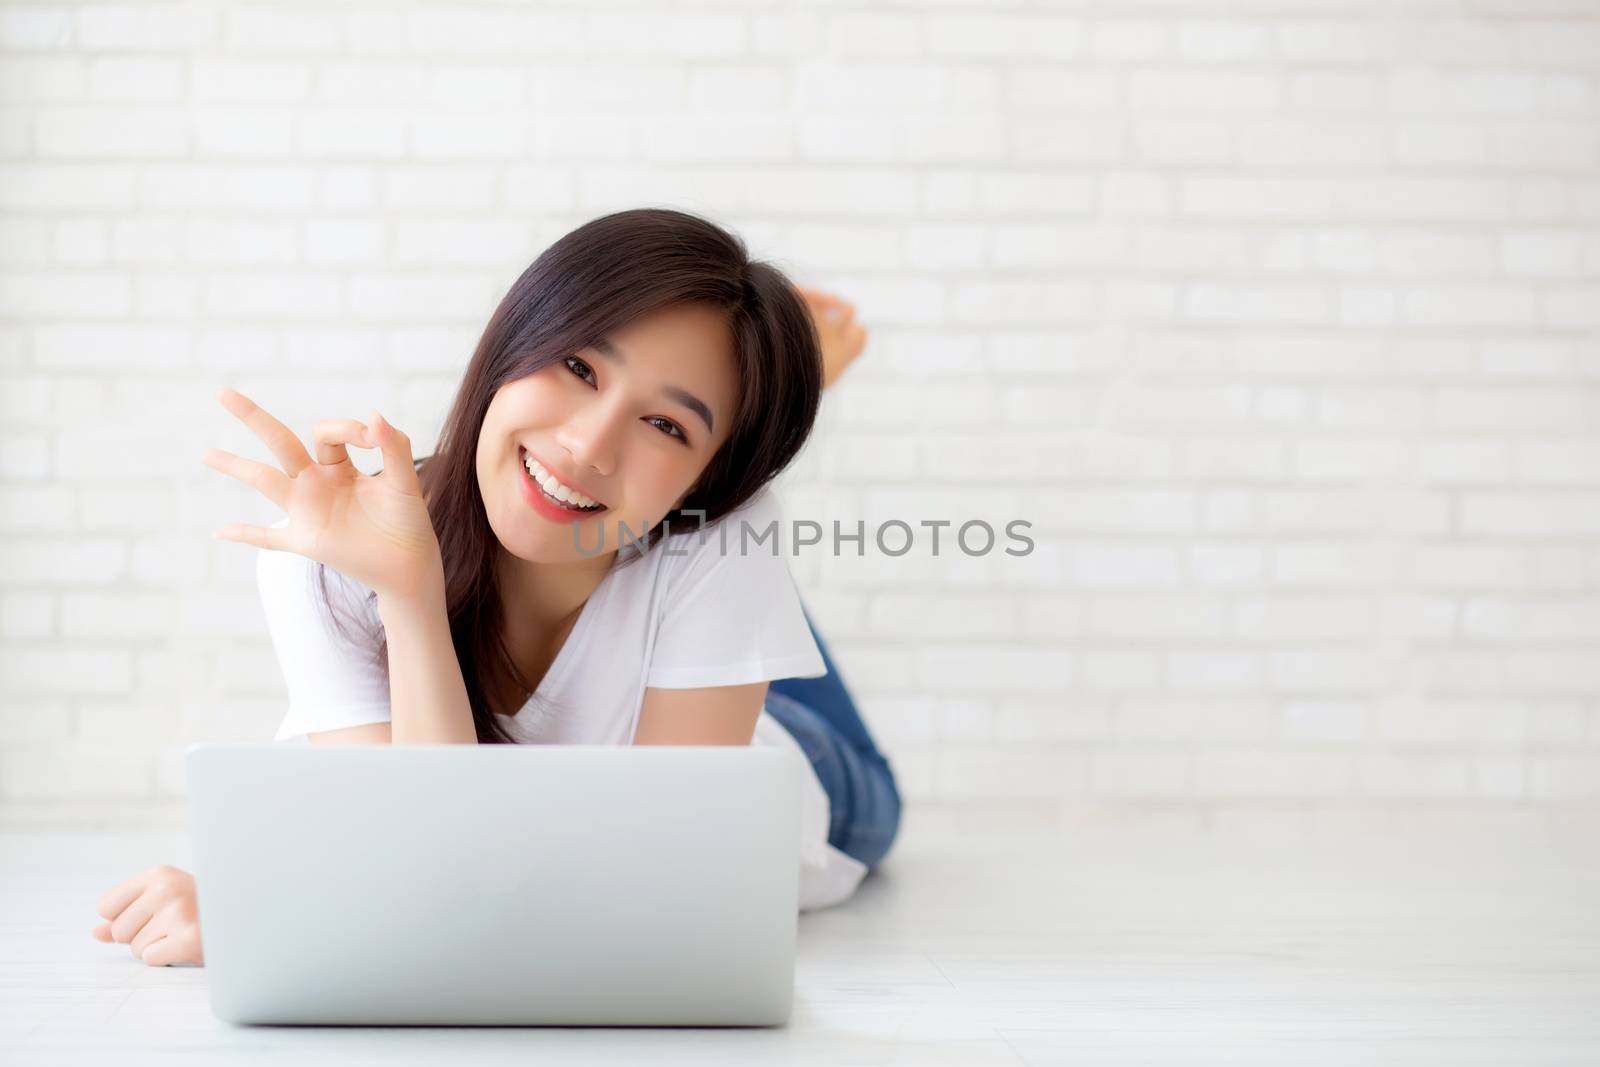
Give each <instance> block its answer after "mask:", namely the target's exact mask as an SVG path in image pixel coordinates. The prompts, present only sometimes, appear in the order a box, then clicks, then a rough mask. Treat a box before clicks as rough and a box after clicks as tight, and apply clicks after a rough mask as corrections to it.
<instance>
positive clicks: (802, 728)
mask: <svg viewBox="0 0 1600 1067" xmlns="http://www.w3.org/2000/svg"><path fill="white" fill-rule="evenodd" d="M806 625H808V626H810V627H811V636H812V637H814V638H816V642H817V648H818V649H819V650H820V651H821V652H822V662H823V665H824V666H826V667H827V668H828V673H827V674H825V675H823V676H822V677H821V678H780V679H777V680H776V681H774V682H772V683H771V684H770V685H769V686H768V687H767V701H766V709H767V712H768V714H770V715H771V716H772V717H773V718H774V719H777V720H778V722H780V723H782V724H783V726H784V728H785V729H786V730H788V731H789V732H790V733H791V734H793V735H794V739H795V740H796V741H798V742H799V743H800V748H801V750H802V751H803V752H805V754H806V758H807V759H809V760H810V761H811V766H812V767H814V768H816V772H817V778H818V779H819V780H820V781H821V782H822V788H823V791H824V792H826V793H827V794H828V801H829V804H830V806H831V809H832V811H831V815H830V818H829V824H828V844H830V845H832V846H833V847H834V848H836V849H838V850H839V851H840V852H843V853H845V854H846V855H848V856H853V857H855V858H856V859H858V860H860V861H861V862H862V863H864V864H866V865H867V867H868V869H871V868H873V867H876V866H877V865H878V864H879V863H880V862H881V861H882V860H883V857H884V855H885V854H887V853H888V851H889V846H890V845H892V844H893V843H894V838H895V832H896V831H897V830H898V829H899V828H900V790H899V787H898V786H896V785H895V780H894V771H893V769H891V768H890V766H889V760H888V759H887V758H886V757H885V756H884V755H883V753H881V752H879V751H878V746H877V745H876V744H874V743H873V740H872V735H871V734H870V733H868V732H867V724H866V723H865V722H863V721H862V720H861V713H860V712H859V711H857V710H856V703H855V701H854V700H853V699H851V697H850V691H849V690H848V689H846V688H845V685H844V680H843V679H842V678H840V677H839V671H838V668H836V667H835V666H834V665H833V659H832V657H830V656H829V655H828V646H827V645H825V644H823V643H822V635H821V634H819V633H817V628H816V625H815V624H813V623H812V622H811V614H810V613H809V612H807V613H806Z"/></svg>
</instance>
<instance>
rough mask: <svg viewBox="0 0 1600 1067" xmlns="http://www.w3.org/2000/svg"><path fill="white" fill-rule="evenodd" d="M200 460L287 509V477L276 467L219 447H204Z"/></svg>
mask: <svg viewBox="0 0 1600 1067" xmlns="http://www.w3.org/2000/svg"><path fill="white" fill-rule="evenodd" d="M200 462H202V463H204V464H205V465H206V466H208V467H210V468H212V469H213V470H219V471H221V472H222V473H223V474H226V475H228V476H229V477H232V478H237V479H239V480H240V481H241V482H243V483H245V484H246V485H248V486H250V487H251V488H252V489H254V490H256V491H257V492H258V493H260V494H261V495H262V496H264V497H266V498H267V499H268V500H270V501H272V502H273V503H274V504H276V505H278V506H279V507H280V508H284V510H288V508H287V504H288V500H289V479H288V477H287V476H285V475H284V473H283V472H282V471H280V470H278V468H276V467H274V466H271V465H270V464H267V463H258V462H256V461H255V460H253V459H245V458H244V457H243V456H236V455H234V454H233V453H232V452H225V451H223V450H222V449H220V448H208V449H206V451H205V454H204V455H202V456H201V457H200Z"/></svg>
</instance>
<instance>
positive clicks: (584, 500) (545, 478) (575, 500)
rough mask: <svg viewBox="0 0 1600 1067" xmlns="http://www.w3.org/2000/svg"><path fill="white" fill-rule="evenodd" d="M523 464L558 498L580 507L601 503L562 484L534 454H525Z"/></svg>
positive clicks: (536, 479) (534, 478) (546, 490)
mask: <svg viewBox="0 0 1600 1067" xmlns="http://www.w3.org/2000/svg"><path fill="white" fill-rule="evenodd" d="M522 465H523V466H524V467H526V468H527V469H528V474H529V475H530V476H532V478H533V480H534V481H536V482H538V483H539V485H540V487H541V488H543V489H544V491H545V492H547V493H549V494H550V495H551V496H553V497H555V498H556V499H557V500H561V501H565V502H566V503H568V504H572V505H574V506H576V507H580V508H592V507H596V506H598V505H599V503H600V501H598V500H591V499H590V498H588V497H586V496H584V495H583V494H582V493H580V492H578V491H577V490H576V489H569V488H567V487H566V486H565V485H562V484H561V483H560V482H558V481H557V480H556V478H555V475H553V474H551V473H550V472H549V471H547V470H545V469H544V464H542V463H540V462H539V461H538V460H536V459H534V458H533V457H532V456H530V455H526V454H525V455H524V457H523V463H522Z"/></svg>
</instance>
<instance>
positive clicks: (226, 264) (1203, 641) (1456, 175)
mask: <svg viewBox="0 0 1600 1067" xmlns="http://www.w3.org/2000/svg"><path fill="white" fill-rule="evenodd" d="M645 204H662V205H674V206H680V207H685V208H689V209H692V210H698V211H703V212H706V213H709V214H711V215H712V216H714V217H716V218H718V219H720V220H722V221H723V222H725V223H726V224H728V225H730V226H732V227H733V228H735V229H737V230H738V231H739V232H741V233H742V234H744V235H745V236H746V237H747V238H748V239H749V240H750V242H751V243H752V245H753V247H754V248H755V250H756V251H757V253H758V254H760V255H763V256H768V257H772V258H775V259H777V260H778V261H779V262H780V263H781V264H783V265H784V266H786V267H787V268H788V269H790V270H791V272H792V273H793V274H794V275H795V276H796V277H797V278H799V279H801V280H804V281H809V282H812V283H816V284H822V285H825V286H828V287H830V288H834V289H837V290H839V291H842V292H844V293H845V294H847V295H848V296H849V297H851V298H852V299H854V300H855V301H856V302H857V304H858V306H859V308H860V311H861V315H862V318H863V319H864V320H865V321H866V322H867V323H868V324H869V325H870V326H871V327H872V330H873V340H872V345H871V348H870V350H869V352H868V354H867V356H866V357H865V358H864V360H863V361H862V362H861V363H860V364H858V365H857V366H856V367H855V368H853V369H852V370H851V372H850V373H849V375H848V376H847V377H846V379H845V380H844V381H843V383H842V384H841V385H840V386H839V387H838V388H837V390H836V391H835V392H834V393H833V394H832V395H830V396H829V398H828V399H827V402H826V404H825V409H824V413H823V419H822V424H821V426H820V428H819V433H818V436H817V437H816V439H815V441H814V443H813V444H812V446H811V447H810V448H809V449H808V450H807V452H806V453H805V455H804V456H803V458H802V460H801V462H800V463H799V464H798V465H797V467H796V468H795V469H794V470H793V471H791V472H790V473H789V474H786V475H785V489H786V500H787V502H788V506H789V509H790V511H791V513H792V514H794V515H796V516H806V517H813V518H815V519H817V520H819V521H821V522H823V523H824V524H825V525H827V524H828V523H830V522H831V520H833V519H839V520H842V521H844V522H845V523H846V524H847V525H852V526H853V524H854V520H855V519H858V518H864V519H866V520H867V521H868V522H869V525H872V524H875V523H876V522H878V521H883V520H885V519H888V518H902V519H905V520H907V521H909V522H911V523H912V524H913V525H914V526H915V525H916V524H917V523H918V522H919V521H920V520H923V519H939V518H944V519H950V520H953V521H954V523H955V524H956V525H959V523H960V522H961V521H964V520H966V519H969V518H985V519H988V520H990V521H991V522H995V523H996V524H997V525H1001V524H1003V523H1004V521H1005V520H1007V519H1010V518H1014V517H1024V518H1029V519H1031V520H1032V522H1033V524H1034V526H1033V530H1032V531H1031V534H1032V536H1033V538H1034V540H1035V542H1036V544H1037V548H1036V550H1035V552H1034V553H1033V554H1032V555H1031V556H1028V557H1025V558H1021V559H1018V558H1013V557H1008V556H1005V555H1002V554H998V553H997V554H995V555H992V556H986V557H981V558H969V557H965V556H963V555H961V554H960V553H959V552H954V553H952V552H951V551H950V549H949V547H948V545H949V541H948V540H946V542H945V544H946V546H947V547H946V548H945V550H944V551H942V552H941V553H940V555H939V556H938V557H937V558H934V557H933V556H932V554H931V553H930V552H929V551H927V549H926V547H925V546H926V542H921V543H919V545H918V547H917V548H916V549H915V550H914V551H912V552H910V553H908V554H907V555H905V556H903V557H899V558H893V559H889V558H884V557H882V556H879V555H878V554H877V553H876V552H875V551H872V550H871V549H870V548H869V550H868V554H867V556H866V557H865V558H856V557H855V556H853V555H847V556H845V557H843V558H839V559H833V558H825V557H819V556H808V557H804V558H802V559H800V560H797V561H796V562H795V565H794V570H795V573H796V576H797V578H798V579H799V581H800V583H801V585H802V587H803V589H804V591H805V593H806V596H807V599H808V602H809V603H810V604H811V605H812V607H813V609H814V612H815V614H816V616H817V617H818V619H819V621H820V623H821V625H822V626H823V628H824V631H825V633H826V634H827V636H828V637H829V639H830V641H831V643H832V646H833V648H834V650H835V652H836V655H837V659H838V660H839V662H840V663H841V665H842V667H843V669H844V670H845V673H846V675H847V677H848V679H849V680H850V681H851V682H852V684H853V685H854V686H855V688H856V689H857V691H858V693H859V695H860V697H861V700H862V703H863V705H864V707H865V710H866V712H867V715H868V717H869V720H870V722H871V724H872V726H873V728H874V729H875V731H876V733H877V734H878V736H879V738H880V740H881V741H882V743H883V744H884V746H885V747H886V748H887V749H888V750H889V751H890V753H891V755H892V757H893V759H894V762H895V765H896V767H897V768H898V770H899V772H900V776H901V779H902V784H903V788H904V790H905V792H906V794H907V795H908V797H911V798H913V799H918V798H946V799H951V800H969V799H1045V800H1052V801H1055V800H1067V801H1073V800H1079V799H1085V798H1087V799H1096V798H1146V799H1147V798H1158V799H1228V798H1240V799H1247V800H1260V799H1330V798H1331V799H1341V798H1424V797H1426V798H1439V797H1451V798H1474V797H1477V798H1494V799H1526V800H1554V799H1568V798H1590V799H1592V798H1594V797H1595V795H1596V794H1597V793H1600V695H1597V694H1600V0H1540V2H1538V3H1528V2H1524V0H1475V2H1472V3H1462V2H1449V0H1384V2H1377V0H1317V2H1316V3H1303V4H1302V3H1274V4H1265V3H1228V2H1223V0H1146V2H1143V3H1139V4H1136V5H1099V4H1087V3H1072V2H1067V0H1059V2H1052V0H1037V2H1034V3H1023V2H1015V3H994V4H977V3H973V4H967V5H952V4H947V3H942V2H938V0H925V2H921V3H918V2H912V0H906V2H902V3H896V4H894V5H892V6H890V5H882V4H870V3H864V2H858V3H848V2H843V0H840V2H827V3H825V2H814V3H792V2H787V3H779V2H777V0H772V2H765V3H760V2H750V3H731V4H730V3H707V4H704V5H702V6H699V7H697V6H696V5H694V4H688V3H686V4H680V5H674V7H673V8H672V9H671V10H663V9H660V8H659V7H658V6H655V5H640V4H635V5H622V4H609V3H588V2H584V3H578V2H573V0H568V2H562V3H549V4H527V5H523V4H508V3H489V2H485V3H482V4H471V3H448V4H443V3H441V4H426V3H424V4H411V3H406V4H401V3H394V4H390V5H385V4H382V3H364V4H361V5H358V6H345V5H328V4H310V3H306V4H298V5H291V4H270V5H268V4H253V5H246V4H236V5H229V4H220V3H219V4H209V3H204V2H199V3H195V2H190V3H180V4H169V3H166V2H162V0H151V2H140V3H96V4H77V3H65V2H62V3H52V2H44V3H9V2H6V3H0V636H3V640H4V646H3V651H0V689H3V692H0V799H3V801H4V803H5V805H6V807H7V809H8V813H9V814H8V816H7V817H8V818H10V819H13V820H26V819H29V818H34V817H44V816H43V815H41V813H49V812H51V811H57V812H60V811H70V812H71V813H72V815H71V817H73V818H77V817H93V816H95V815H96V814H97V813H102V814H103V813H110V812H114V811H117V810H122V809H125V808H127V807H128V806H130V805H135V806H136V805H138V804H140V803H145V802H159V801H162V800H163V799H166V800H171V799H173V798H175V797H177V796H179V795H180V794H181V790H182V765H181V753H182V748H183V746H184V745H185V744H187V743H188V742H190V741H194V740H264V739H265V738H267V737H268V736H270V732H271V730H272V729H273V727H274V725H275V723H276V721H277V716H278V714H279V708H280V702H281V699H282V695H283V691H282V683H281V679H280V678H279V676H278V673H277V667H276V663H275V661H274V659H273V657H272V652H271V648H270V646H269V645H268V644H267V642H266V636H265V632H264V628H263V624H262V620H261V617H260V613H259V607H258V605H257V604H256V602H255V594H254V588H253V570H252V564H253V554H252V552H251V551H250V550H248V549H246V548H244V547H242V546H239V545H234V544H227V543H223V542H218V541H213V540H212V539H211V536H210V535H211V531H212V530H214V529H216V528H217V527H218V526H220V525H221V524H222V523H224V522H226V521H229V520H232V519H244V520H247V521H256V522H270V521H271V520H272V519H274V518H276V517H277V516H276V514H275V513H274V512H275V509H273V508H272V507H271V506H270V505H269V504H267V503H266V502H265V501H264V500H261V499H259V498H253V495H252V494H251V493H250V492H249V491H248V490H246V489H244V488H243V487H242V486H237V485H234V484H232V483H227V482H226V481H225V480H224V479H222V478H221V477H220V476H218V475H217V474H216V473H215V472H213V471H210V470H209V469H207V468H205V467H203V466H202V465H201V463H200V461H199V457H200V454H201V452H202V451H203V450H204V449H205V448H206V447H207V446H217V447H223V448H228V449H230V450H234V451H240V452H245V453H249V454H258V455H259V454H261V449H260V448H259V447H257V445H256V443H255V442H254V441H253V439H251V438H250V437H249V435H248V434H247V433H246V432H245V431H244V430H243V429H242V427H239V426H238V425H237V424H236V423H234V422H233V421H232V420H230V419H229V418H228V417H227V416H226V414H225V413H224V412H222V411H221V409H220V408H218V407H217V406H216V404H215V403H214V401H213V400H212V392H213V390H214V389H215V388H216V387H217V386H218V385H222V384H229V385H233V386H235V387H237V388H240V389H242V390H244V391H246V392H248V393H250V394H252V395H253V396H256V397H257V398H259V399H260V400H261V401H262V402H263V403H264V404H265V405H266V406H267V407H268V408H270V409H271V410H273V411H275V412H276V413H278V414H279V415H280V416H282V417H284V418H285V419H286V420H287V421H289V422H290V424H291V425H292V426H294V427H295V428H296V429H298V430H299V431H300V432H302V433H303V434H305V433H308V432H309V429H310V427H311V425H312V423H313V422H314V421H316V420H317V419H318V418H322V417H326V416H331V415H339V414H345V415H355V416H361V415H364V414H365V413H366V412H368V411H370V410H371V409H372V408H373V407H374V406H376V407H379V408H381V409H382V410H383V411H384V412H385V413H386V414H388V415H390V416H391V417H392V418H393V419H394V421H395V422H396V423H398V424H399V425H401V426H402V427H404V428H406V429H407V430H409V431H410V432H411V433H412V434H413V436H414V437H415V438H416V439H417V440H418V442H419V444H431V442H432V440H433V435H434V434H436V433H437V430H438V427H439V423H440V421H441V420H442V418H443V415H444V408H445V404H446V403H447V401H448V399H449V397H450V396H451V393H452V391H453V389H454V387H455V385H456V383H457V381H458V379H459V375H460V372H461V369H462V367H463V365H464V362H465V359H466V357H467V355H468V353H469V352H470V349H471V346H472V344H473V342H474V341H475V339H476V337H477V335H478V333H479V331H480V330H481V329H482V327H483V324H484V323H485V321H486V320H487V317H488V314H489V312H490V310H491V309H492V308H493V306H494V304H495V303H496V301H497V300H498V299H499V297H500V296H501V294H502V293H503V292H504V291H505V289H506V287H507V286H508V285H509V283H510V281H511V280H512V279H513V278H514V277H515V276H516V274H517V273H518V272H519V271H520V270H521V269H522V267H524V266H525V265H526V264H527V263H528V262H529V261H531V259H532V258H533V257H534V256H535V255H537V253H538V252H539V251H540V250H542V249H543V248H544V247H546V246H547V245H548V243H549V242H550V241H552V240H554V239H555V238H556V237H558V236H559V235H561V234H562V233H564V232H566V231H567V230H569V229H571V228H572V227H573V226H575V225H578V224H579V223H581V222H583V221H585V220H587V219H589V218H592V217H594V216H596V215H598V214H602V213H604V212H606V211H611V210H616V209H619V208H623V207H632V206H640V205H645ZM362 462H363V463H364V465H366V469H372V467H374V466H375V465H376V464H375V463H372V462H371V461H370V460H367V459H363V461H362ZM950 533H951V531H950V530H949V529H947V530H946V531H945V534H946V537H947V538H948V537H949V535H950Z"/></svg>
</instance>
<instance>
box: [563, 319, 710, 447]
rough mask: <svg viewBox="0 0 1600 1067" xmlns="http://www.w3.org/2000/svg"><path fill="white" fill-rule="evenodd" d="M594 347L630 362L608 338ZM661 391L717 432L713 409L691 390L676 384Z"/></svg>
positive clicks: (614, 358)
mask: <svg viewBox="0 0 1600 1067" xmlns="http://www.w3.org/2000/svg"><path fill="white" fill-rule="evenodd" d="M593 347H594V350H595V351H596V352H598V353H600V354H601V355H602V356H605V357H606V358H607V359H609V360H612V361H614V362H616V363H622V364H626V363H627V362H628V361H627V360H626V359H624V358H623V355H622V353H621V352H620V351H618V350H617V346H616V345H614V344H612V343H611V341H610V340H609V339H608V338H605V337H602V338H600V340H598V341H596V342H595V343H594V346H593ZM661 392H662V395H664V396H666V397H668V398H670V399H672V400H676V401H677V402H678V403H680V404H682V405H683V406H684V407H686V408H688V409H689V410H690V411H692V412H694V413H695V414H696V415H699V416H700V421H701V422H703V423H705V424H706V432H707V433H716V430H715V429H714V428H713V427H712V418H711V409H710V408H709V407H707V406H706V403H705V401H703V400H701V399H700V398H699V397H697V396H695V395H694V394H693V393H691V392H689V390H687V389H682V388H679V387H678V386H676V385H664V386H662V387H661Z"/></svg>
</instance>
